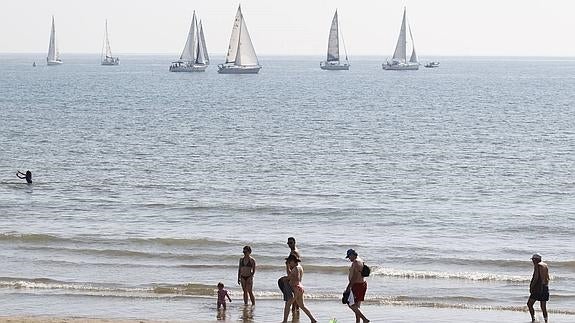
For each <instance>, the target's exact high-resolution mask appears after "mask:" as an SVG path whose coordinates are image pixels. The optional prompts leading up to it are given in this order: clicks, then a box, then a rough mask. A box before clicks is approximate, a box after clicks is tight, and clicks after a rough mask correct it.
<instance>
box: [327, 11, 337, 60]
mask: <svg viewBox="0 0 575 323" xmlns="http://www.w3.org/2000/svg"><path fill="white" fill-rule="evenodd" d="M338 31H339V24H338V20H337V10H336V11H335V14H334V15H333V20H332V21H331V28H330V29H329V39H328V43H327V61H328V62H332V61H339V32H338Z"/></svg>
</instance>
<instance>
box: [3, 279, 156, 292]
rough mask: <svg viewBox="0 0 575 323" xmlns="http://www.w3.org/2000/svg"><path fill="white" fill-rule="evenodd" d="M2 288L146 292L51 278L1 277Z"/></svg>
mask: <svg viewBox="0 0 575 323" xmlns="http://www.w3.org/2000/svg"><path fill="white" fill-rule="evenodd" d="M0 288H12V289H31V290H75V291H94V292H95V291H97V292H145V291H147V290H149V289H145V288H129V287H120V286H112V285H104V284H96V283H88V282H65V281H59V280H54V279H50V278H12V277H0Z"/></svg>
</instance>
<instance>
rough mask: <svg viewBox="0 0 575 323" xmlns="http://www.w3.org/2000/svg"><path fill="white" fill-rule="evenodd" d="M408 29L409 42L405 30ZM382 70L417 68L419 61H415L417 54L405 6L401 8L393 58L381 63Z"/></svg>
mask: <svg viewBox="0 0 575 323" xmlns="http://www.w3.org/2000/svg"><path fill="white" fill-rule="evenodd" d="M408 30H409V42H408V39H407V31H408ZM409 45H410V46H411V57H410V58H409V61H408V60H407V53H408V47H409ZM381 65H382V67H383V69H384V70H396V71H405V70H418V69H419V62H418V61H417V54H416V53H415V44H414V43H413V35H412V34H411V27H409V25H408V23H407V14H406V9H405V7H404V8H403V19H402V21H401V29H400V31H399V38H398V39H397V45H396V46H395V52H394V53H393V58H392V60H391V62H390V61H387V62H385V63H383V64H381Z"/></svg>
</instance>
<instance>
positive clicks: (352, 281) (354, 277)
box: [345, 249, 369, 323]
mask: <svg viewBox="0 0 575 323" xmlns="http://www.w3.org/2000/svg"><path fill="white" fill-rule="evenodd" d="M345 257H346V258H348V259H349V261H351V267H350V268H349V275H348V281H349V283H348V284H347V287H346V288H345V292H346V293H349V292H350V291H351V293H352V294H353V304H350V305H349V308H350V309H351V310H352V311H353V313H354V314H355V322H356V323H360V320H363V322H364V323H367V322H369V320H368V319H367V317H365V315H363V313H362V312H361V310H360V308H359V307H360V306H361V302H363V300H364V298H365V292H366V291H367V282H366V281H365V279H364V278H363V276H362V274H361V271H362V270H363V260H362V259H361V258H359V257H358V256H357V252H355V250H353V249H349V250H347V255H346V256H345Z"/></svg>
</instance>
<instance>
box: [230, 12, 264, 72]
mask: <svg viewBox="0 0 575 323" xmlns="http://www.w3.org/2000/svg"><path fill="white" fill-rule="evenodd" d="M238 10H239V8H238ZM240 17H241V19H240V20H241V25H240V37H239V42H238V52H237V55H236V61H235V64H236V65H238V66H257V65H259V62H258V57H257V55H256V50H255V48H254V45H253V44H252V39H251V38H250V33H249V32H248V27H247V26H246V21H245V19H244V17H243V15H242V14H241V12H240Z"/></svg>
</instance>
